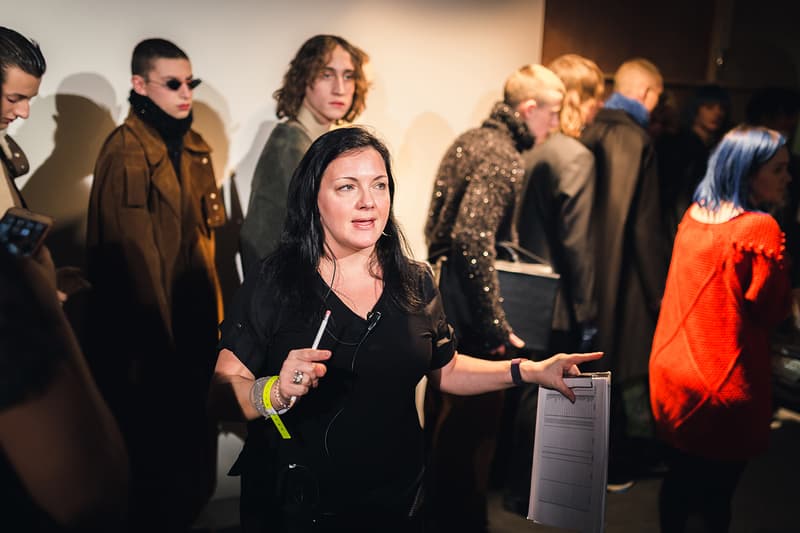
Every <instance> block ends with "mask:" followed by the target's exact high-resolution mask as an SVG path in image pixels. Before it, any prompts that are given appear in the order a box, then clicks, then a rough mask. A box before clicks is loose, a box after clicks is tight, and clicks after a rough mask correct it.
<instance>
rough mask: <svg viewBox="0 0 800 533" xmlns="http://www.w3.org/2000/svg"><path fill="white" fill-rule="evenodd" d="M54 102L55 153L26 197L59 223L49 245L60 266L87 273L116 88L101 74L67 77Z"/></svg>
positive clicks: (30, 182)
mask: <svg viewBox="0 0 800 533" xmlns="http://www.w3.org/2000/svg"><path fill="white" fill-rule="evenodd" d="M75 91H80V93H81V94H77V93H76V92H75ZM85 94H91V95H93V97H95V98H97V100H94V99H92V98H89V97H87V96H84V95H85ZM48 98H54V99H55V110H56V111H55V114H54V115H53V116H52V118H53V121H55V131H54V133H53V142H54V146H53V152H52V153H51V154H50V155H49V156H48V157H47V159H45V161H44V162H43V163H42V164H41V165H40V166H39V167H38V168H37V169H36V170H35V171H34V173H33V174H32V175H31V177H30V178H29V179H28V181H27V182H26V184H25V187H24V188H23V194H24V196H25V200H26V202H27V203H28V206H29V207H30V209H32V210H33V211H38V212H42V213H46V214H48V215H50V216H52V217H54V218H55V219H56V223H55V226H54V228H53V230H52V232H51V234H50V236H49V237H48V240H47V245H48V246H49V248H50V251H51V253H52V254H53V260H54V261H55V263H56V265H58V266H64V265H72V266H77V267H81V268H83V267H84V266H85V257H84V256H85V251H84V248H85V240H86V213H87V210H88V207H89V191H90V189H91V176H92V172H93V170H94V164H95V160H96V159H97V154H98V153H99V152H100V148H101V147H102V144H103V141H105V138H106V137H107V136H108V134H109V133H111V131H112V130H113V129H114V128H115V127H116V124H115V123H114V118H113V117H112V114H111V109H112V108H113V107H114V105H115V104H114V102H115V96H114V89H113V88H112V87H111V84H110V83H109V82H108V81H107V80H106V79H105V78H103V77H101V76H99V75H97V74H91V73H80V74H74V75H72V76H69V77H67V78H65V79H64V80H63V81H62V83H61V84H60V85H59V88H58V90H57V91H56V94H55V96H50V97H48Z"/></svg>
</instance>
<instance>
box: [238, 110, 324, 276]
mask: <svg viewBox="0 0 800 533" xmlns="http://www.w3.org/2000/svg"><path fill="white" fill-rule="evenodd" d="M311 142H312V141H311V137H310V136H309V135H308V133H307V132H306V130H305V129H304V128H303V126H301V125H300V123H299V122H297V121H294V120H289V121H287V122H282V123H280V124H278V125H277V126H275V129H274V130H272V133H271V134H270V136H269V139H267V143H266V144H265V145H264V149H263V150H262V151H261V156H260V157H259V158H258V163H257V164H256V170H255V174H253V184H252V189H251V191H250V201H249V203H248V207H247V215H246V216H245V219H244V223H243V224H242V230H241V233H240V234H239V246H240V251H241V253H242V267H243V268H244V275H245V277H247V276H248V274H249V273H250V272H253V271H254V270H256V269H257V266H256V265H257V264H258V261H259V260H260V259H261V258H263V257H265V256H266V255H268V254H269V253H270V252H272V251H273V250H274V249H275V247H276V246H277V245H278V242H279V241H280V238H281V231H283V221H284V218H286V194H287V192H288V191H289V182H290V181H291V179H292V174H293V173H294V170H295V168H297V164H298V163H300V160H301V159H302V158H303V155H305V153H306V150H308V147H309V146H311Z"/></svg>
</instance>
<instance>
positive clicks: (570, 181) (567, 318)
mask: <svg viewBox="0 0 800 533" xmlns="http://www.w3.org/2000/svg"><path fill="white" fill-rule="evenodd" d="M522 157H523V159H524V160H525V168H526V180H525V185H524V187H523V191H522V197H521V201H520V203H519V211H518V213H517V216H516V217H515V224H516V228H517V233H518V236H519V244H520V246H522V247H523V248H525V249H527V250H530V251H532V252H533V253H535V254H536V255H538V256H539V257H541V258H543V259H545V260H546V261H548V262H549V263H550V264H551V265H552V266H553V269H554V270H555V271H556V272H558V273H559V274H560V275H561V287H560V289H559V292H558V294H557V296H556V304H555V309H554V312H553V329H555V330H560V331H568V332H573V333H575V332H576V326H577V325H578V323H584V322H591V321H594V320H595V318H596V316H597V304H596V303H595V300H594V284H595V269H594V249H593V248H592V247H591V246H592V242H593V240H592V237H591V234H590V230H591V223H590V222H591V214H592V202H593V201H594V186H595V167H594V156H593V155H592V153H591V152H589V150H587V149H586V147H585V146H583V144H581V143H580V142H579V141H577V140H575V139H573V138H572V137H568V136H566V135H563V134H561V133H557V134H554V135H552V136H550V137H549V138H548V139H547V140H546V141H545V142H544V143H542V144H540V145H537V146H536V147H534V148H533V149H532V150H529V151H527V152H525V153H524V154H523V156H522Z"/></svg>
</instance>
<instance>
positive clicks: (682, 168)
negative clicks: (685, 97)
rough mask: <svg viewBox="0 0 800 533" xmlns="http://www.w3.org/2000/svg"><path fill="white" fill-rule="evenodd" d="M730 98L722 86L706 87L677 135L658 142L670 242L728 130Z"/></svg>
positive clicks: (695, 97)
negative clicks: (718, 144) (710, 157)
mask: <svg viewBox="0 0 800 533" xmlns="http://www.w3.org/2000/svg"><path fill="white" fill-rule="evenodd" d="M729 112H730V96H729V95H728V91H726V90H725V89H723V88H722V87H720V86H719V85H703V86H702V87H699V88H698V89H697V90H696V91H695V93H694V95H693V96H692V98H691V100H690V102H689V105H688V106H687V107H686V109H685V110H684V113H683V120H682V122H683V124H682V127H681V129H680V131H678V132H677V133H673V134H672V135H668V134H665V135H663V136H662V138H660V139H658V141H657V143H656V150H657V152H658V173H659V180H660V182H661V202H662V212H663V213H664V217H665V223H666V227H667V231H668V232H669V239H670V241H672V239H674V237H675V232H676V231H677V230H678V222H680V221H681V218H682V217H683V214H684V213H685V212H686V209H688V207H689V205H691V203H692V194H693V193H694V190H695V188H696V187H697V184H698V183H700V180H701V179H702V178H703V176H704V175H705V172H706V163H707V162H708V156H709V155H710V154H711V150H712V149H713V148H714V146H715V145H716V144H717V142H719V140H720V138H721V137H722V135H723V134H724V133H725V131H726V130H727V129H728V127H729V124H728V122H727V121H728V115H729Z"/></svg>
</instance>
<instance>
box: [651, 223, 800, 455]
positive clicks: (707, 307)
mask: <svg viewBox="0 0 800 533" xmlns="http://www.w3.org/2000/svg"><path fill="white" fill-rule="evenodd" d="M784 243H785V238H784V235H783V233H782V232H781V230H780V228H779V227H778V224H777V223H776V222H775V220H774V219H773V218H772V217H770V216H769V215H766V214H763V213H754V212H746V213H743V214H741V215H739V216H737V217H734V218H733V219H731V220H729V221H728V222H725V223H722V224H704V223H702V222H698V221H696V220H694V219H693V218H691V217H690V216H689V214H688V211H687V214H686V215H684V218H683V221H682V222H681V224H680V226H679V228H678V234H677V236H676V238H675V245H674V248H673V252H672V261H671V264H670V268H669V274H668V276H667V284H666V289H665V291H664V298H663V301H662V305H661V313H660V315H659V318H658V325H657V327H656V332H655V337H654V338H653V349H652V352H651V355H650V392H651V406H652V409H653V415H654V417H655V420H656V427H657V431H658V434H659V436H660V437H661V438H662V439H663V440H665V441H666V442H667V443H668V444H670V445H671V446H673V447H675V448H678V449H680V450H683V451H684V452H687V453H691V454H695V455H699V456H702V457H708V458H716V459H727V460H738V459H746V458H749V457H752V456H754V455H756V454H758V453H761V452H763V451H765V450H766V448H767V445H768V438H769V423H770V418H771V415H772V406H771V384H770V361H769V333H770V331H771V330H772V328H773V327H774V326H775V325H777V324H778V323H779V322H780V321H781V320H782V319H783V318H785V317H786V315H787V313H788V310H789V301H790V300H789V298H790V292H789V278H788V274H787V266H786V258H785V257H784V250H785V244H784Z"/></svg>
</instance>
